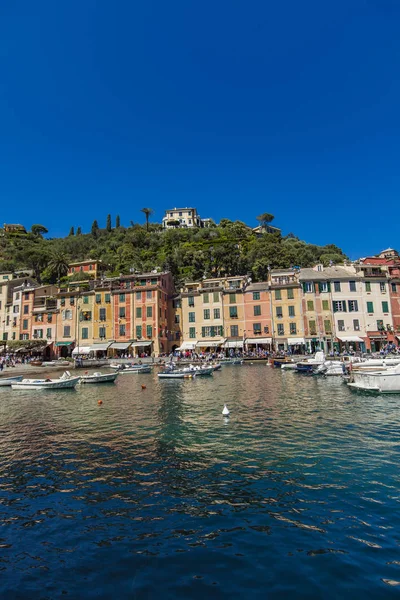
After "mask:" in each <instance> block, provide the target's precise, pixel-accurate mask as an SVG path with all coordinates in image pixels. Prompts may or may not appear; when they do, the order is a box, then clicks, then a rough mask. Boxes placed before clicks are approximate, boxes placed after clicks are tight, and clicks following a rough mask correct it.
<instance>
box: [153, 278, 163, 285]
mask: <svg viewBox="0 0 400 600" xmlns="http://www.w3.org/2000/svg"><path fill="white" fill-rule="evenodd" d="M161 281H163V280H161ZM150 283H151V285H157V279H151V280H150ZM163 285H164V283H163Z"/></svg>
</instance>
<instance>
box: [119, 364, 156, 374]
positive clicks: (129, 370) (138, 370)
mask: <svg viewBox="0 0 400 600" xmlns="http://www.w3.org/2000/svg"><path fill="white" fill-rule="evenodd" d="M118 373H120V374H121V375H132V373H137V374H140V373H151V367H150V366H147V365H141V366H139V367H126V368H125V369H120V370H118Z"/></svg>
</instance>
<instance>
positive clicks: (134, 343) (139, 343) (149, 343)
mask: <svg viewBox="0 0 400 600" xmlns="http://www.w3.org/2000/svg"><path fill="white" fill-rule="evenodd" d="M152 343H153V342H152V341H151V340H150V341H149V342H146V341H143V342H131V343H130V344H129V345H130V346H133V347H134V348H137V347H138V346H151V345H152Z"/></svg>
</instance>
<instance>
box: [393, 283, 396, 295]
mask: <svg viewBox="0 0 400 600" xmlns="http://www.w3.org/2000/svg"><path fill="white" fill-rule="evenodd" d="M392 292H394V293H396V292H397V285H396V284H395V283H392Z"/></svg>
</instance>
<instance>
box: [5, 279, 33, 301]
mask: <svg viewBox="0 0 400 600" xmlns="http://www.w3.org/2000/svg"><path fill="white" fill-rule="evenodd" d="M3 279H4V277H3ZM24 298H25V300H29V292H25V294H24Z"/></svg>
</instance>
